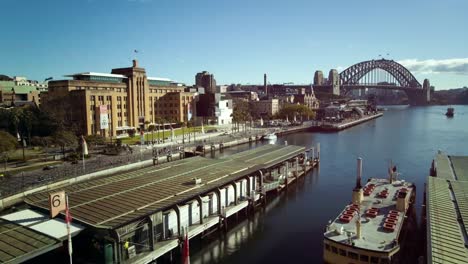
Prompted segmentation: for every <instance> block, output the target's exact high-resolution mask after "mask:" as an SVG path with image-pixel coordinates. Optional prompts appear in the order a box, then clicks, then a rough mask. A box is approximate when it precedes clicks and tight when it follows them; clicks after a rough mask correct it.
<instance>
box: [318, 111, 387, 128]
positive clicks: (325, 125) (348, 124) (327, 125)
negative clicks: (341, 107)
mask: <svg viewBox="0 0 468 264" xmlns="http://www.w3.org/2000/svg"><path fill="white" fill-rule="evenodd" d="M381 116H383V113H377V114H374V115H370V116H365V117H362V118H360V119H357V120H353V121H348V122H342V123H328V122H324V123H322V124H319V125H318V126H316V127H315V128H314V130H317V131H340V130H344V129H346V128H350V127H353V126H356V125H359V124H361V123H364V122H367V121H370V120H372V119H376V118H379V117H381Z"/></svg>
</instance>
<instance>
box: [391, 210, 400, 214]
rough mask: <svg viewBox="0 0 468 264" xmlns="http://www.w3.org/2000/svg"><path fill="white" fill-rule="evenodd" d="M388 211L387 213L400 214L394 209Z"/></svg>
mask: <svg viewBox="0 0 468 264" xmlns="http://www.w3.org/2000/svg"><path fill="white" fill-rule="evenodd" d="M388 213H389V214H396V215H400V212H398V211H396V210H390V211H389V212H388Z"/></svg>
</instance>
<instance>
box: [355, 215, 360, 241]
mask: <svg viewBox="0 0 468 264" xmlns="http://www.w3.org/2000/svg"><path fill="white" fill-rule="evenodd" d="M360 238H361V217H358V219H357V220H356V239H360Z"/></svg>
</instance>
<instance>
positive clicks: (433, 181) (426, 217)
mask: <svg viewBox="0 0 468 264" xmlns="http://www.w3.org/2000/svg"><path fill="white" fill-rule="evenodd" d="M430 175H431V176H429V177H428V178H427V183H426V188H425V192H426V193H425V195H424V198H425V199H424V206H423V208H424V210H423V213H422V218H423V219H422V220H423V221H422V222H423V224H425V225H424V227H425V229H426V234H425V235H426V252H427V256H426V263H455V264H458V263H459V264H462V263H468V156H453V155H448V154H446V153H443V152H439V153H438V154H437V155H436V157H435V158H434V160H433V161H432V166H431V169H430Z"/></svg>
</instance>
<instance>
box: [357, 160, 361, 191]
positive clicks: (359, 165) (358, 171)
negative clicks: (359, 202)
mask: <svg viewBox="0 0 468 264" xmlns="http://www.w3.org/2000/svg"><path fill="white" fill-rule="evenodd" d="M361 178H362V158H357V175H356V189H360V188H361V187H362V185H361Z"/></svg>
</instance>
